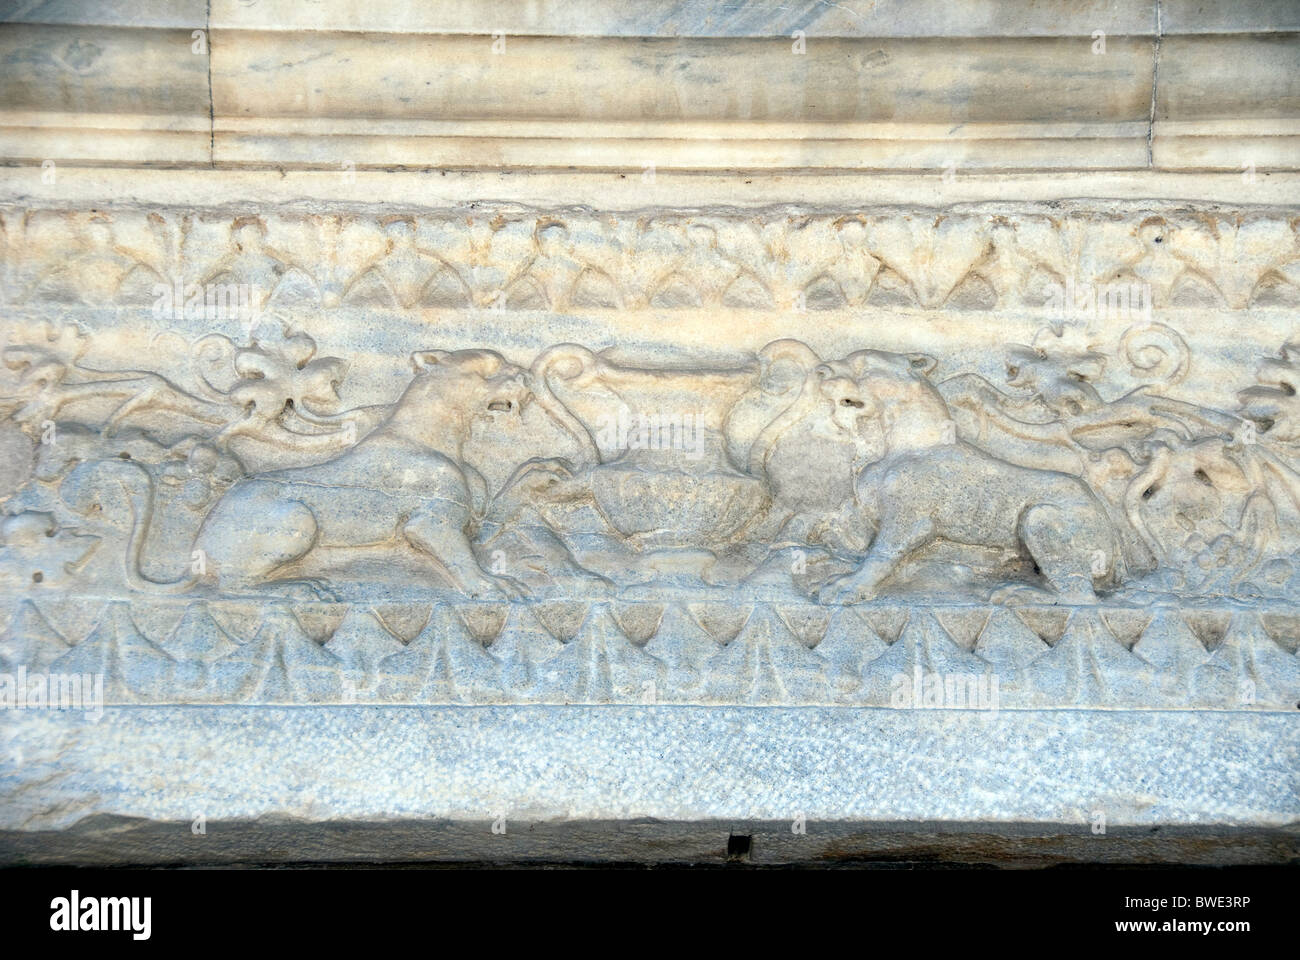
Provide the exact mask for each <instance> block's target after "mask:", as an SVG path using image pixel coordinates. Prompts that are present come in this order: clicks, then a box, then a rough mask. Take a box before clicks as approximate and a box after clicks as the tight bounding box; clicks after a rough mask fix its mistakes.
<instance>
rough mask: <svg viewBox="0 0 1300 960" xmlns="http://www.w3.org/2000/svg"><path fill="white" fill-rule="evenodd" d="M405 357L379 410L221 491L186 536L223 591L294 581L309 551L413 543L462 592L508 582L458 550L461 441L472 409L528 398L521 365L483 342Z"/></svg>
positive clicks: (472, 517)
mask: <svg viewBox="0 0 1300 960" xmlns="http://www.w3.org/2000/svg"><path fill="white" fill-rule="evenodd" d="M411 361H412V364H413V366H414V368H415V377H414V378H413V379H412V380H411V382H410V384H409V385H408V386H407V388H406V391H405V392H404V393H403V394H402V396H401V398H400V399H399V400H398V401H397V403H396V405H395V406H394V408H393V410H392V413H391V415H390V416H389V417H388V419H387V420H385V421H384V422H383V423H381V424H380V425H379V426H378V427H377V428H376V429H375V430H373V431H372V432H371V433H369V434H367V435H366V436H365V437H364V438H363V439H362V440H361V441H360V442H358V443H357V444H356V445H355V446H354V447H352V448H350V449H348V450H346V451H345V452H343V453H341V454H339V455H338V456H335V457H333V458H332V459H330V460H326V461H325V462H323V463H319V464H315V465H312V466H306V467H296V468H292V469H287V470H276V471H272V472H267V473H260V474H254V475H253V476H250V477H246V478H244V479H242V480H240V481H238V482H237V483H235V484H234V485H233V486H232V487H231V488H230V489H229V490H228V491H227V492H226V494H225V495H224V496H223V497H222V498H221V499H220V500H219V501H218V502H217V504H216V505H215V506H214V507H213V509H212V511H211V512H210V513H209V514H208V516H207V518H206V519H205V520H204V522H203V525H202V527H201V528H200V530H199V533H198V536H197V539H196V547H197V548H198V550H201V551H202V553H203V559H204V565H205V566H206V571H205V577H206V578H209V579H211V578H215V579H216V581H217V582H218V584H219V585H220V587H221V589H222V590H223V591H232V590H238V589H240V588H246V587H249V586H253V585H257V584H261V583H265V582H267V581H269V580H273V579H274V580H277V581H283V580H285V579H293V578H298V579H300V580H306V579H307V576H306V575H305V573H304V571H305V570H306V569H309V565H308V564H307V563H306V561H308V559H309V558H310V557H311V556H312V555H314V554H319V553H322V552H324V551H332V552H340V551H341V552H342V553H343V554H344V559H347V555H348V554H351V553H357V552H361V551H365V550H368V549H380V550H382V549H384V548H394V547H395V548H399V549H400V548H407V547H413V548H414V549H415V551H417V552H418V554H420V555H421V556H422V557H423V558H424V559H425V560H426V561H427V562H428V565H429V567H430V568H431V569H432V571H436V572H437V573H438V574H439V575H440V576H441V577H442V578H443V579H445V580H446V581H447V583H448V584H449V585H451V586H452V587H454V588H455V589H457V590H459V591H461V592H463V593H465V594H467V595H469V596H471V597H479V596H484V595H500V594H502V593H506V594H514V593H517V592H519V585H518V584H516V583H514V582H513V581H511V580H510V579H509V578H507V577H500V576H493V575H491V574H489V573H488V572H486V571H485V570H483V569H482V568H481V567H480V566H479V563H478V561H477V560H476V559H475V556H474V554H473V552H472V550H471V548H470V535H471V532H472V528H473V524H475V523H476V522H477V521H478V520H479V519H480V518H481V517H482V515H483V512H484V510H485V509H486V506H487V487H486V484H485V482H484V480H483V478H482V477H481V476H480V475H479V474H478V472H477V471H475V470H474V468H473V467H471V466H469V465H468V464H467V463H465V461H464V459H463V451H462V447H463V445H464V443H465V441H466V438H467V437H468V435H469V431H470V425H471V422H472V421H473V419H474V418H477V417H496V416H519V415H520V413H521V411H522V409H523V407H524V406H525V404H527V403H528V401H529V400H530V399H531V398H532V392H531V390H530V386H529V378H528V374H527V372H526V371H525V370H523V369H522V368H520V367H517V366H514V365H512V364H510V363H507V362H506V361H505V360H504V359H503V358H502V357H501V356H500V355H499V354H497V353H495V352H493V351H490V350H462V351H456V352H447V351H442V350H429V351H420V352H417V353H415V354H413V355H412V357H411Z"/></svg>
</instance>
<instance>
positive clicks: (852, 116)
mask: <svg viewBox="0 0 1300 960" xmlns="http://www.w3.org/2000/svg"><path fill="white" fill-rule="evenodd" d="M857 6H860V7H864V8H865V5H861V4H859V5H857ZM935 6H936V7H937V5H935ZM287 9H288V8H287V5H285V4H275V3H252V4H244V3H240V2H229V3H222V4H213V5H212V10H211V12H210V15H209V13H208V11H207V9H206V7H205V5H203V4H188V5H181V6H180V7H178V8H164V7H161V6H158V7H155V6H153V5H145V7H144V9H143V11H142V12H140V11H137V12H133V13H130V14H119V13H108V14H91V15H89V16H79V17H78V18H77V19H81V20H92V21H96V22H90V23H72V22H68V21H69V20H70V19H72V17H71V16H70V15H69V14H67V13H66V12H65V11H63V10H62V8H55V7H50V6H48V5H44V4H38V5H36V6H34V7H32V8H30V9H28V10H26V11H23V12H21V14H14V15H13V17H11V19H17V20H21V21H22V22H10V23H6V24H4V25H3V26H2V27H0V54H2V56H0V63H3V64H4V66H3V67H0V102H3V103H4V105H5V109H4V110H3V111H0V161H8V162H10V163H20V164H22V163H40V162H42V161H45V160H53V161H54V162H56V163H61V164H88V163H90V164H93V163H101V164H113V165H119V164H125V165H133V166H146V167H152V166H168V167H177V166H180V167H185V166H195V167H198V166H219V167H230V168H235V167H253V168H258V167H274V168H280V169H332V170H348V171H355V170H365V169H368V168H377V169H390V168H411V169H426V168H451V169H468V170H475V169H498V168H529V169H538V168H560V169H584V170H630V171H634V172H635V173H637V174H638V175H641V174H642V173H643V172H644V171H646V170H647V169H649V168H653V169H654V170H755V171H760V170H763V171H773V170H793V169H799V170H804V171H810V170H827V171H848V170H909V171H929V172H932V173H933V172H941V171H949V175H950V176H952V175H956V174H958V173H963V172H970V171H1029V170H1059V171H1067V170H1144V169H1160V170H1242V169H1243V168H1247V169H1248V170H1250V171H1254V172H1256V173H1257V172H1259V171H1269V170H1291V169H1295V168H1296V159H1295V158H1296V157H1297V156H1300V149H1297V143H1298V141H1300V44H1298V43H1297V42H1296V36H1295V33H1294V32H1288V31H1295V30H1296V29H1297V27H1298V26H1300V25H1298V24H1296V23H1295V22H1293V21H1294V20H1295V16H1294V13H1293V12H1292V11H1291V10H1290V9H1289V8H1288V7H1287V5H1285V4H1274V5H1271V6H1270V5H1267V4H1265V5H1255V7H1254V10H1253V12H1252V17H1253V18H1254V19H1247V20H1242V19H1235V20H1234V21H1233V26H1232V28H1231V31H1230V32H1228V31H1227V28H1226V27H1225V24H1224V23H1221V22H1219V21H1220V19H1222V18H1218V19H1216V16H1215V14H1214V13H1213V12H1210V13H1203V12H1201V11H1199V10H1198V9H1197V8H1196V6H1195V5H1193V4H1190V3H1167V2H1166V3H1162V4H1161V5H1160V13H1159V15H1158V16H1157V11H1156V5H1154V4H1148V3H1125V4H1120V5H1119V8H1118V10H1116V9H1114V8H1113V5H1110V4H1082V5H1077V4H1047V5H1032V6H1030V5H1024V6H1021V5H1010V6H1008V5H1000V6H999V7H997V8H996V9H985V8H984V6H983V5H976V6H973V7H964V8H962V9H961V10H959V11H957V12H954V13H949V12H948V11H947V9H946V8H945V9H944V11H943V14H944V15H943V16H940V15H939V11H938V10H937V9H936V15H935V16H934V17H927V16H924V15H918V14H917V11H916V10H915V8H914V7H912V6H907V8H906V9H904V5H903V4H900V3H890V4H879V5H875V6H874V7H872V8H871V9H870V11H869V12H862V11H859V10H857V9H856V8H855V6H854V5H853V4H820V5H794V7H792V8H790V9H788V10H786V9H784V8H782V10H780V11H778V10H777V9H776V7H775V6H774V7H773V9H772V11H769V13H770V14H771V16H762V17H757V16H756V14H755V11H753V10H752V9H750V8H748V7H747V8H746V9H745V11H744V12H743V13H727V12H725V11H724V12H720V13H713V12H706V11H705V9H704V5H700V4H678V5H671V6H669V7H668V8H664V7H663V6H662V5H657V4H656V5H647V4H620V5H618V6H617V7H616V8H614V9H613V10H611V11H608V12H603V13H602V12H601V11H599V10H597V9H594V5H591V4H578V5H576V6H573V5H560V4H542V5H536V6H533V5H530V10H531V13H528V14H523V13H516V14H512V13H511V12H510V10H509V9H508V8H507V7H506V6H504V5H498V4H487V5H482V6H479V5H471V4H449V5H442V4H440V5H438V6H436V7H429V8H425V9H421V10H419V11H405V12H403V13H402V14H401V15H398V14H393V13H391V12H384V13H382V14H381V13H380V12H379V11H378V9H377V8H367V7H365V6H364V5H339V4H332V5H321V6H320V7H319V8H318V7H316V6H314V5H306V7H305V8H304V9H302V10H299V9H298V8H297V6H294V7H293V11H292V12H293V14H294V15H293V17H292V18H290V17H288V16H287V13H286V11H287ZM773 17H775V19H773ZM783 18H788V19H789V21H790V23H789V26H790V30H789V31H787V30H786V25H785V24H784V19H783ZM498 21H499V22H498ZM1256 21H1257V22H1256ZM289 22H291V23H293V25H294V29H293V30H288V29H284V24H286V23H289ZM760 23H761V24H762V28H761V29H760V28H759V27H758V26H756V24H760ZM580 25H583V26H581V27H580ZM1252 26H1253V27H1254V28H1255V29H1254V31H1253V32H1247V30H1246V28H1247V27H1252ZM195 30H199V31H203V33H202V34H201V35H200V36H198V37H196V36H194V33H193V31H195ZM796 30H797V31H800V32H801V33H802V39H800V40H792V39H791V36H792V35H793V34H794V32H795V31H796ZM1098 32H1100V33H1104V34H1105V38H1104V40H1100V41H1099V40H1098V39H1097V38H1096V37H1094V34H1097V33H1098ZM589 33H590V34H593V35H590V36H589V35H587V34H589ZM1099 42H1100V43H1102V44H1103V45H1104V46H1102V47H1099V46H1098V43H1099ZM796 46H799V47H800V49H802V50H803V52H802V53H799V52H796V51H795V49H794V48H795V47H796ZM1103 51H1104V52H1103ZM396 64H400V65H401V69H400V70H395V69H394V65H396Z"/></svg>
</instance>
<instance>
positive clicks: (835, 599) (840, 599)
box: [817, 573, 876, 606]
mask: <svg viewBox="0 0 1300 960" xmlns="http://www.w3.org/2000/svg"><path fill="white" fill-rule="evenodd" d="M875 597H876V589H875V587H873V586H871V585H870V584H866V583H861V582H859V581H858V580H857V579H856V578H855V577H854V575H853V574H851V573H850V574H846V575H845V576H842V577H836V578H835V579H834V580H831V581H829V582H827V583H825V584H823V585H822V586H821V588H820V589H819V590H818V591H817V602H818V603H824V604H830V605H840V606H842V605H844V604H849V603H865V602H867V601H868V600H874V599H875Z"/></svg>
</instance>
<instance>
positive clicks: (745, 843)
mask: <svg viewBox="0 0 1300 960" xmlns="http://www.w3.org/2000/svg"><path fill="white" fill-rule="evenodd" d="M753 845H754V838H753V837H750V836H737V835H736V834H734V833H733V834H731V835H730V836H728V837H727V859H728V860H733V861H744V860H748V859H749V854H750V851H751V850H752V849H753Z"/></svg>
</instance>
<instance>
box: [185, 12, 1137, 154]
mask: <svg viewBox="0 0 1300 960" xmlns="http://www.w3.org/2000/svg"><path fill="white" fill-rule="evenodd" d="M203 32H204V35H205V36H206V37H207V38H208V166H210V167H215V166H216V165H217V121H216V105H215V104H214V103H213V101H212V0H208V2H207V12H206V13H205V14H204V24H203ZM1148 139H1149V138H1148Z"/></svg>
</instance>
